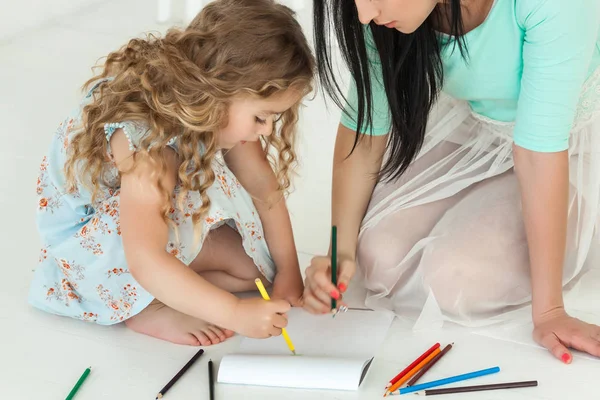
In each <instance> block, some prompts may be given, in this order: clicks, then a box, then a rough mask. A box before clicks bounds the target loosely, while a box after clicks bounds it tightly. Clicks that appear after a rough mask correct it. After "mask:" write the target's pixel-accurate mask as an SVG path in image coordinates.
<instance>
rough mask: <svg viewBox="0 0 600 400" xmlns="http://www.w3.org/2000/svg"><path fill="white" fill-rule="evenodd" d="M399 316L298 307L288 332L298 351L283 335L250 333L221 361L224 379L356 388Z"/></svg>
mask: <svg viewBox="0 0 600 400" xmlns="http://www.w3.org/2000/svg"><path fill="white" fill-rule="evenodd" d="M393 318H394V316H393V314H392V313H389V312H385V311H368V310H365V311H362V310H349V311H348V312H346V313H343V314H338V315H337V316H336V317H335V318H332V317H331V315H320V316H315V315H311V314H309V313H307V312H305V311H303V310H301V309H292V310H291V311H290V312H289V313H288V320H289V324H288V327H287V331H288V334H289V336H290V338H291V340H292V342H293V343H294V346H295V348H296V353H297V354H298V355H296V356H293V355H292V354H291V352H290V350H289V348H288V347H287V345H286V343H285V341H284V339H283V337H281V336H278V337H273V338H269V339H262V340H259V339H249V338H244V339H242V343H241V345H240V349H239V351H238V352H237V353H236V354H232V355H228V356H225V357H224V358H223V360H222V361H221V365H220V367H219V375H218V382H219V383H233V384H244V385H261V386H276V387H292V388H304V389H337V390H356V389H358V387H359V386H360V383H361V382H362V379H363V378H364V375H365V374H366V371H367V370H368V367H369V366H370V363H371V361H372V359H373V357H374V355H375V354H376V352H377V350H378V349H379V347H380V346H381V345H382V343H383V341H384V340H385V337H386V335H387V332H388V329H389V327H390V325H391V323H392V320H393Z"/></svg>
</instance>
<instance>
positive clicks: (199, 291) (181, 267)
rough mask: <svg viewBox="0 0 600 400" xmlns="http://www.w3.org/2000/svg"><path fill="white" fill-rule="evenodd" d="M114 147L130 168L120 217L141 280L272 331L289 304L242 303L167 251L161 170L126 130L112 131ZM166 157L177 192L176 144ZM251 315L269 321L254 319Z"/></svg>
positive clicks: (246, 327)
mask: <svg viewBox="0 0 600 400" xmlns="http://www.w3.org/2000/svg"><path fill="white" fill-rule="evenodd" d="M111 148H112V151H113V154H114V157H115V160H116V162H117V166H118V167H119V170H121V171H126V172H125V173H122V174H121V192H120V222H121V232H122V236H123V248H124V251H125V257H126V259H127V264H128V266H129V270H130V272H131V274H132V276H133V277H134V278H135V280H136V281H137V282H138V283H139V284H140V285H141V286H142V287H143V288H144V289H146V290H147V291H148V292H150V293H151V294H152V295H153V296H154V297H156V298H157V299H158V300H159V301H161V302H162V303H164V304H165V305H167V306H169V307H171V308H173V309H175V310H178V311H180V312H182V313H185V314H188V315H191V316H193V317H196V318H199V319H202V320H205V321H208V322H210V323H213V324H215V325H218V326H220V327H223V328H226V329H231V330H234V331H237V332H241V333H243V334H247V335H249V336H257V337H266V336H268V333H272V332H268V331H267V330H268V329H271V328H273V325H276V324H274V323H273V320H272V319H273V318H276V317H277V316H276V314H277V312H285V307H283V311H281V310H280V309H282V304H278V305H276V304H275V302H263V304H260V303H256V302H255V303H252V304H250V303H244V304H241V303H243V301H240V300H239V299H238V298H237V297H235V296H234V295H233V294H231V293H228V292H227V291H225V290H222V289H220V288H218V287H216V286H214V285H213V284H211V283H209V282H208V281H206V280H205V279H203V278H202V277H201V276H200V275H198V274H197V273H196V272H194V271H193V270H192V269H190V268H188V267H187V266H186V265H185V264H183V263H182V262H181V261H179V260H178V259H177V258H176V257H174V256H173V255H171V254H169V253H167V251H166V249H167V243H168V240H169V228H168V225H167V224H166V223H165V221H164V219H163V217H162V215H161V212H160V209H161V206H162V204H163V201H164V198H163V196H162V194H161V192H160V191H159V190H158V187H157V185H156V177H157V176H160V170H159V169H157V166H156V165H154V163H153V162H152V161H150V160H148V159H147V158H146V157H143V156H140V155H139V154H138V155H136V157H135V165H134V164H133V159H134V157H133V154H132V152H131V151H130V150H129V143H128V141H127V138H126V137H125V135H124V133H123V132H122V131H121V130H118V131H117V132H115V134H114V135H113V136H112V137H111ZM164 158H165V161H166V162H167V166H168V168H167V169H168V171H167V173H166V174H164V175H163V176H162V177H161V178H160V182H161V184H162V185H163V187H164V188H165V189H166V190H168V191H169V192H172V191H173V189H174V187H175V183H176V180H177V169H178V165H179V162H178V160H177V155H176V154H175V152H174V151H173V150H171V149H165V151H164ZM132 166H133V167H134V168H133V169H132ZM271 303H273V306H275V307H274V308H273V307H271ZM249 306H250V307H249ZM261 314H262V315H261ZM248 317H254V318H257V319H263V321H262V323H258V322H259V321H258V320H257V321H255V322H253V321H250V322H249V320H248ZM269 318H271V320H270V321H269V320H268V319H269ZM240 319H241V320H240ZM260 325H262V326H260Z"/></svg>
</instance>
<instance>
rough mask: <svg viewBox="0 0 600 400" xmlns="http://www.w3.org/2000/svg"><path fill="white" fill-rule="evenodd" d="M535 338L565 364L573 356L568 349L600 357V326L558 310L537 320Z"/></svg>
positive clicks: (547, 313)
mask: <svg viewBox="0 0 600 400" xmlns="http://www.w3.org/2000/svg"><path fill="white" fill-rule="evenodd" d="M534 325H535V329H534V330H533V338H534V339H535V341H536V342H537V343H539V344H540V345H541V346H544V347H545V348H547V349H548V350H550V352H551V353H552V354H553V355H554V357H556V358H558V359H559V360H561V361H562V362H564V363H565V364H570V363H571V361H572V360H573V355H572V354H571V352H570V351H569V350H568V348H567V347H570V348H573V349H577V350H580V351H584V352H586V353H589V354H591V355H593V356H596V357H600V326H596V325H592V324H588V323H586V322H583V321H581V320H579V319H577V318H573V317H571V316H569V315H568V314H567V313H566V312H565V310H564V308H558V309H555V310H552V311H549V312H546V313H544V314H542V315H541V316H540V317H538V318H535V321H534Z"/></svg>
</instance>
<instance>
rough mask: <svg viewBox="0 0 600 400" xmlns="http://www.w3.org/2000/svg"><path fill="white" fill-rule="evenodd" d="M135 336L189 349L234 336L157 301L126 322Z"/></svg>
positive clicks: (227, 331)
mask: <svg viewBox="0 0 600 400" xmlns="http://www.w3.org/2000/svg"><path fill="white" fill-rule="evenodd" d="M125 325H127V327H128V328H129V329H131V330H133V331H135V332H138V333H142V334H144V335H148V336H153V337H155V338H158V339H162V340H167V341H169V342H173V343H176V344H185V345H190V346H210V345H211V344H217V343H220V342H223V341H225V340H226V339H228V338H230V337H232V336H233V334H234V333H233V331H230V330H228V329H222V328H219V327H218V326H214V325H211V324H209V323H208V322H205V321H202V320H200V319H196V318H194V317H190V316H189V315H186V314H183V313H180V312H179V311H175V310H173V309H172V308H170V307H167V306H165V305H164V304H162V303H161V302H159V301H157V300H155V301H153V302H152V303H150V305H148V307H146V308H145V309H144V310H143V311H142V312H140V313H139V314H138V315H136V316H134V317H131V318H129V319H128V320H126V321H125Z"/></svg>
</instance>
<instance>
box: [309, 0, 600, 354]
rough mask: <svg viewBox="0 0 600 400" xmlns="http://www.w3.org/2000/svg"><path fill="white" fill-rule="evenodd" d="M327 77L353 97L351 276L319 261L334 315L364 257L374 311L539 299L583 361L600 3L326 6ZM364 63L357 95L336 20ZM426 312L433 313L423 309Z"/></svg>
mask: <svg viewBox="0 0 600 400" xmlns="http://www.w3.org/2000/svg"><path fill="white" fill-rule="evenodd" d="M314 7H315V8H314V13H315V15H314V20H315V41H316V49H317V58H318V64H319V71H320V79H321V82H322V83H323V85H324V87H325V89H326V90H327V91H328V93H329V94H330V95H332V97H333V98H334V99H335V100H336V102H337V104H338V105H339V106H341V107H343V108H344V113H343V115H342V120H341V124H340V126H339V129H338V133H337V140H336V145H335V154H334V169H333V198H332V201H333V204H332V219H333V221H332V223H333V224H334V225H337V227H338V259H339V260H340V261H339V268H338V270H339V279H338V282H339V285H338V287H337V288H336V287H334V286H333V285H332V284H331V282H330V279H329V278H328V276H329V275H328V274H329V272H328V271H329V262H328V260H329V258H328V257H316V258H315V259H313V261H312V263H311V266H310V267H309V268H308V269H307V279H306V282H305V286H306V287H305V293H304V303H305V307H306V308H307V309H308V310H310V311H312V312H316V313H321V312H327V311H328V309H329V304H330V300H331V297H336V298H338V299H339V298H341V293H343V292H344V291H345V290H346V288H347V285H348V283H349V282H350V280H351V278H352V276H353V275H354V273H355V270H356V266H358V267H360V268H361V271H362V272H363V274H364V278H365V283H366V286H367V289H368V290H369V294H368V297H367V305H370V306H372V307H381V306H383V307H387V308H391V309H393V310H394V311H396V312H397V313H398V314H402V315H408V314H409V313H410V312H411V311H413V312H415V311H416V312H417V313H418V312H420V311H421V310H422V309H423V307H424V305H425V304H426V303H427V305H428V307H429V306H431V305H432V304H434V305H437V307H438V308H439V310H440V311H441V312H442V314H443V317H444V318H445V319H447V320H452V321H456V322H460V323H464V324H476V323H480V322H481V321H482V320H485V319H487V318H491V317H494V316H498V315H499V314H500V313H503V312H506V311H508V310H512V309H515V308H518V307H522V306H523V305H525V304H528V303H529V302H530V301H531V304H532V318H533V322H534V325H535V330H534V338H535V339H536V341H537V342H538V343H540V344H541V345H543V346H544V347H546V348H547V349H548V350H550V351H551V352H552V354H554V355H555V356H556V357H557V358H558V359H560V360H562V361H563V362H565V363H570V362H571V359H572V355H571V353H570V351H569V350H568V348H569V347H571V348H576V349H579V350H583V351H585V352H588V353H590V354H593V355H596V356H600V327H597V326H595V325H590V324H587V323H585V322H583V321H580V320H578V319H575V318H572V317H570V316H569V315H568V314H567V313H566V311H565V309H564V304H563V287H564V286H565V285H567V284H568V283H570V282H574V280H575V279H576V278H578V277H580V276H581V274H582V273H583V271H585V270H586V268H589V267H590V264H592V258H591V254H592V250H595V249H597V248H598V247H599V246H598V245H599V243H600V242H599V241H598V236H597V235H596V228H597V224H598V221H599V216H600V212H599V208H598V206H599V204H600V199H599V191H600V169H599V167H600V68H599V66H600V38H599V28H600V4H599V2H598V1H597V0H577V1H571V2H565V1H564V0H462V1H461V0H355V4H353V3H351V2H347V0H331V1H330V2H327V1H326V0H316V1H315V6H314ZM329 22H331V23H332V24H333V28H334V30H335V32H336V34H337V39H338V42H339V45H340V49H341V52H342V56H343V58H344V60H346V62H347V65H348V67H349V70H350V72H351V75H352V78H353V79H352V82H351V87H350V91H349V93H348V96H347V97H348V98H347V99H343V100H342V101H340V100H339V98H340V93H339V86H338V84H337V82H336V80H335V77H334V73H333V71H332V67H331V65H332V62H331V61H332V60H331V54H330V50H329V49H330V46H329V42H328V32H329V26H328V23H329ZM417 315H418V314H417Z"/></svg>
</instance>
